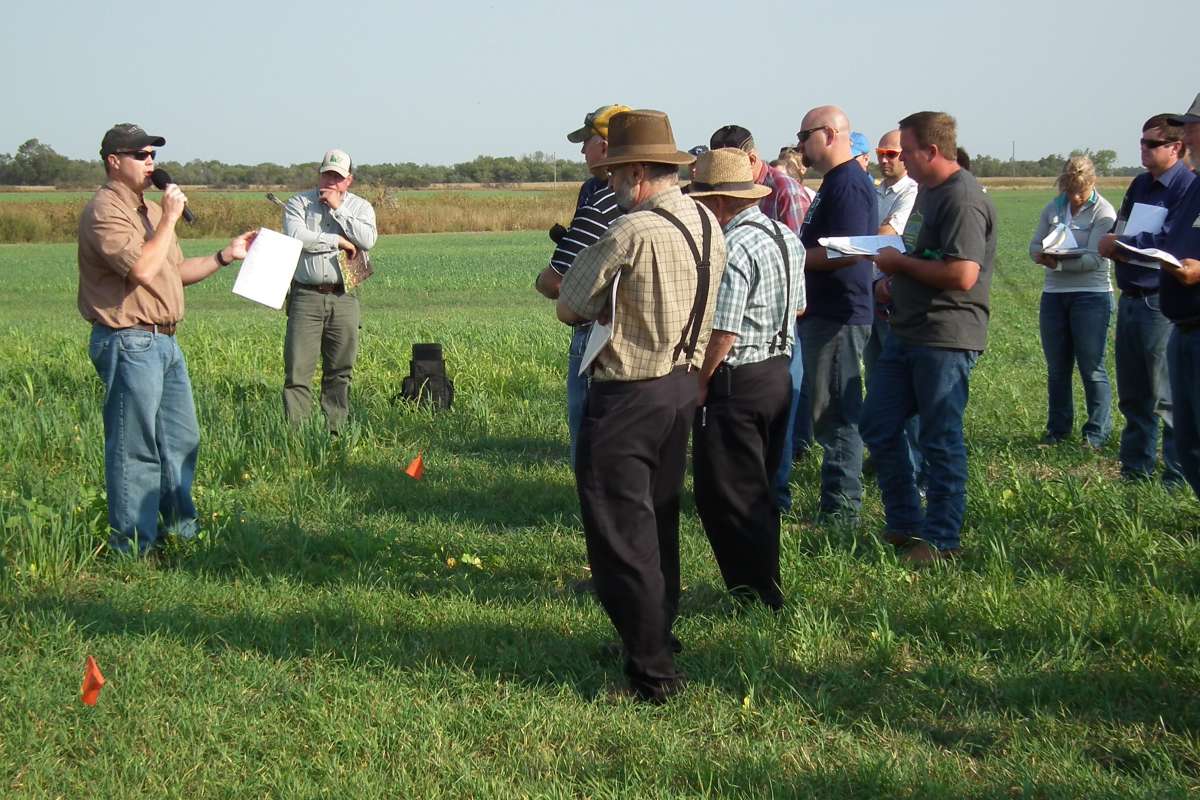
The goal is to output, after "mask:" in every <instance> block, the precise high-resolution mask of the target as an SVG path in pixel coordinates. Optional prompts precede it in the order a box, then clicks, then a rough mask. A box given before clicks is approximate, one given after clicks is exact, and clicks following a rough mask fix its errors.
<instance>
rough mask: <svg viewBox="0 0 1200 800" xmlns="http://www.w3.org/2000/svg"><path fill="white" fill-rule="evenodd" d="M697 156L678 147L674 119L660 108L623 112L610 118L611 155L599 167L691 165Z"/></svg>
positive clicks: (609, 148) (597, 163) (599, 162)
mask: <svg viewBox="0 0 1200 800" xmlns="http://www.w3.org/2000/svg"><path fill="white" fill-rule="evenodd" d="M695 160H696V157H695V156H694V155H692V154H691V153H685V152H683V151H682V150H680V149H679V148H678V147H676V146H675V134H673V133H672V132H671V120H669V119H667V115H666V114H664V113H663V112H661V111H650V110H647V109H638V110H637V111H624V112H622V113H620V114H617V115H615V116H613V118H612V119H610V120H609V121H608V157H607V158H605V159H604V160H603V161H598V162H596V166H597V167H615V166H618V165H621V164H691V163H692V162H693V161H695Z"/></svg>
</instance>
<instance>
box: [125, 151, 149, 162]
mask: <svg viewBox="0 0 1200 800" xmlns="http://www.w3.org/2000/svg"><path fill="white" fill-rule="evenodd" d="M117 155H119V156H129V157H130V158H134V159H137V160H138V161H145V160H146V159H147V158H151V159H152V158H154V157H155V156H157V155H158V151H157V150H118V151H117Z"/></svg>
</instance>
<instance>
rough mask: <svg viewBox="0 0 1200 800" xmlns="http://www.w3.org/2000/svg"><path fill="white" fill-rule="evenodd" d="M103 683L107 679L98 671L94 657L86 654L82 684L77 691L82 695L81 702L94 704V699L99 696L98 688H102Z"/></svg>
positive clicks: (89, 704) (88, 704)
mask: <svg viewBox="0 0 1200 800" xmlns="http://www.w3.org/2000/svg"><path fill="white" fill-rule="evenodd" d="M105 683H107V681H105V680H104V676H103V675H102V674H101V673H100V667H98V666H96V659H94V658H92V657H91V656H88V657H87V664H85V665H84V667H83V685H82V686H80V687H79V692H80V694H82V695H83V697H82V700H83V704H84V705H87V706H94V705H96V700H98V699H99V698H100V690H101V689H103V688H104V684H105Z"/></svg>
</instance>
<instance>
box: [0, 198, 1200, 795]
mask: <svg viewBox="0 0 1200 800" xmlns="http://www.w3.org/2000/svg"><path fill="white" fill-rule="evenodd" d="M1050 196H1051V193H1050V192H1049V191H1048V190H1041V191H1013V192H996V193H994V197H995V202H996V204H997V206H998V208H999V211H1000V241H999V254H998V259H999V260H998V264H997V268H996V275H995V280H994V281H993V290H992V291H993V294H992V300H993V314H992V324H991V330H990V338H989V346H988V349H987V352H986V353H985V354H984V355H983V357H982V358H981V359H980V361H979V365H978V367H976V369H975V372H974V373H973V375H972V378H971V402H970V406H969V408H968V413H967V418H966V434H967V444H968V448H969V452H970V459H971V462H970V480H969V489H968V491H969V499H968V507H967V516H966V527H965V530H964V534H963V543H964V546H965V548H966V551H965V557H964V558H963V559H962V561H961V562H958V563H955V564H953V565H951V566H949V567H947V568H938V569H934V570H931V571H928V572H924V573H914V572H911V571H909V570H907V569H905V568H903V567H902V566H900V565H899V564H898V563H897V561H896V558H895V556H894V555H893V554H892V553H891V552H890V550H889V549H888V548H886V547H881V546H880V545H879V544H878V543H877V542H876V540H875V538H874V535H875V533H876V532H877V531H879V530H880V529H881V528H882V525H883V520H882V515H881V509H880V503H879V494H878V490H877V489H876V488H875V485H874V483H873V482H872V481H868V485H867V491H866V498H865V505H864V514H863V524H862V527H861V528H859V529H853V528H848V527H840V526H823V525H819V524H816V523H815V522H814V521H813V519H812V517H813V514H814V512H815V511H816V509H817V500H818V498H817V494H818V482H819V466H818V463H817V461H816V460H815V459H814V458H809V459H807V460H804V461H802V462H799V463H798V464H797V469H796V472H795V474H794V479H793V480H794V484H793V485H794V493H795V496H796V504H797V505H796V509H795V512H794V513H791V514H788V515H787V516H786V518H785V521H784V530H783V543H782V544H783V548H782V549H783V563H782V574H783V582H784V591H785V593H786V595H787V597H788V603H789V605H788V606H787V608H786V609H785V610H784V611H783V613H781V614H779V615H772V614H769V613H765V612H761V611H757V610H743V609H740V608H739V607H738V606H737V605H736V604H735V603H733V602H731V601H730V600H729V599H728V598H727V597H726V594H725V592H724V589H723V587H722V585H721V583H720V577H719V575H718V572H717V569H716V566H715V564H714V562H713V558H712V554H711V551H710V548H709V546H708V543H707V541H706V540H705V537H704V534H703V532H702V531H701V529H700V526H699V523H698V521H697V516H696V512H695V509H694V507H693V502H692V499H691V497H690V489H689V490H688V492H689V494H688V495H686V496H685V500H684V509H683V513H682V530H681V541H682V551H683V553H682V574H683V583H684V589H683V597H682V607H681V617H680V620H679V623H678V625H677V626H676V633H677V634H678V636H679V638H680V639H681V640H682V642H683V644H684V648H685V649H684V651H683V653H682V654H681V655H680V657H679V663H680V667H681V668H682V669H683V670H685V671H686V672H687V674H688V675H689V677H690V681H691V683H690V686H689V688H688V689H687V690H686V691H685V692H684V693H683V694H682V695H681V696H679V697H678V698H677V699H676V700H675V701H674V702H673V704H672V705H670V706H668V707H666V708H661V709H648V708H641V707H636V706H633V705H630V704H628V703H623V702H616V701H614V700H612V699H610V698H609V696H608V690H610V689H611V688H613V687H616V686H619V685H621V683H622V676H621V672H620V666H619V664H618V663H617V661H616V660H615V659H612V658H605V657H603V656H602V655H600V651H601V647H602V645H604V644H605V643H607V642H610V641H612V640H613V631H612V628H611V625H610V624H609V622H608V620H607V618H606V616H605V614H604V612H603V611H602V610H601V609H600V608H599V607H598V606H597V605H596V604H595V603H594V602H592V601H591V600H590V599H588V598H584V597H578V596H575V595H574V594H572V592H571V591H570V589H569V586H570V584H571V583H572V582H573V581H575V580H578V579H579V578H581V577H583V576H584V574H585V572H584V566H583V565H584V563H585V549H584V544H583V539H582V536H581V534H580V521H579V516H578V501H577V498H576V493H575V487H574V483H573V478H572V475H571V471H570V468H569V466H568V464H567V432H566V414H565V392H564V388H563V371H564V368H565V362H566V351H567V346H568V341H569V334H568V331H567V330H566V328H565V327H564V326H562V325H560V324H559V323H558V322H557V321H555V319H554V315H553V309H552V305H551V304H550V303H549V302H548V301H546V300H544V299H543V298H541V297H540V296H538V295H536V294H535V293H534V292H533V290H532V289H531V287H530V284H531V282H532V280H533V276H534V274H535V273H536V272H537V271H538V270H540V269H541V268H542V266H543V265H545V263H546V261H547V258H548V256H549V253H550V242H549V241H548V240H547V239H546V237H545V235H544V234H543V233H541V232H540V231H530V232H516V233H484V234H469V235H468V234H439V235H418V236H385V237H383V238H382V239H381V241H380V243H379V246H378V247H377V249H376V267H377V270H378V272H377V275H376V277H374V278H372V279H371V281H370V282H369V283H367V284H366V285H365V286H364V287H363V293H364V297H363V308H364V311H363V331H362V340H361V349H360V358H359V362H358V366H357V368H356V370H355V378H354V388H353V391H352V397H353V401H352V402H353V415H352V419H353V424H352V425H351V426H350V427H349V428H348V429H347V430H346V431H345V433H344V434H343V436H342V437H341V438H340V439H338V440H336V441H331V440H330V439H329V437H328V436H327V435H325V434H323V432H322V430H321V426H320V423H319V420H314V422H313V424H311V425H308V426H304V427H302V428H301V429H299V430H290V429H289V428H288V427H287V426H286V425H285V424H284V422H283V419H282V416H283V414H282V406H281V401H280V388H281V381H282V340H283V330H284V325H285V319H284V316H283V315H282V314H281V313H279V312H276V311H272V310H270V309H266V308H262V307H258V306H255V305H253V304H251V303H249V302H248V301H245V300H242V299H240V298H238V297H235V296H233V295H232V294H231V292H230V287H231V284H232V282H233V280H234V276H235V274H236V273H235V271H234V270H233V269H229V270H225V271H223V272H221V273H219V274H218V275H216V276H214V277H213V278H212V279H210V280H208V281H206V282H204V283H202V284H199V285H198V286H196V287H194V288H191V289H189V290H188V292H187V302H188V314H187V317H186V319H185V320H184V323H183V325H182V326H181V328H180V332H179V336H180V341H181V343H182V346H183V347H184V349H185V351H186V354H187V358H188V362H189V365H190V369H191V375H192V381H193V384H194V386H195V395H196V404H197V409H198V413H199V417H200V424H201V429H202V431H203V437H204V440H203V444H202V446H201V452H200V460H199V471H198V474H197V499H198V505H199V509H200V513H201V516H202V523H203V525H204V527H205V529H206V535H205V537H204V539H203V540H201V541H198V542H194V543H191V544H188V545H179V546H175V547H172V548H169V549H168V550H167V551H166V552H165V554H164V555H163V557H162V558H161V559H159V560H157V561H153V562H150V563H139V564H134V565H129V564H123V563H119V562H116V561H114V560H111V559H109V558H106V557H105V556H104V555H103V546H102V543H103V540H104V535H105V526H106V523H105V501H104V498H103V496H102V489H103V477H102V433H101V428H102V423H101V417H100V402H101V388H100V383H99V381H98V379H97V378H96V375H95V372H94V370H93V368H92V366H91V364H90V362H89V360H88V357H87V352H86V349H87V348H86V342H87V335H88V332H87V326H86V325H85V323H83V322H82V321H81V320H80V319H79V316H78V313H77V312H76V310H75V292H76V283H77V278H76V267H75V246H74V244H73V243H70V242H65V243H58V244H19V245H3V246H0V442H3V453H4V457H3V458H2V459H0V796H3V797H5V798H8V797H13V798H60V797H68V798H76V797H79V798H82V797H96V798H126V797H128V798H135V797H153V798H186V800H206V799H207V798H243V797H280V798H292V797H297V798H309V797H313V798H316V797H335V798H377V797H389V798H390V797H403V798H442V797H445V798H455V799H456V800H457V798H509V797H513V798H516V797H537V798H575V797H587V798H598V799H601V800H617V798H639V799H640V798H645V799H646V800H658V798H662V799H663V800H676V799H677V798H693V797H698V798H713V799H714V800H725V799H726V798H745V800H762V799H763V798H792V797H797V798H829V799H830V800H834V799H836V800H858V799H859V798H864V799H865V798H942V797H945V798H963V797H971V798H976V797H978V798H1006V799H1010V800H1011V799H1012V798H1030V799H1032V798H1039V799H1041V798H1046V799H1047V800H1051V799H1053V800H1058V799H1060V798H1061V800H1076V799H1077V798H1089V800H1091V798H1104V799H1105V800H1116V799H1117V798H1122V799H1123V798H1145V800H1159V798H1194V797H1196V796H1198V792H1200V702H1197V698H1198V697H1200V533H1198V531H1200V504H1198V503H1197V502H1196V500H1195V499H1194V498H1193V497H1192V496H1191V494H1190V492H1182V493H1176V494H1170V493H1168V492H1167V491H1165V490H1164V489H1163V488H1162V487H1160V486H1159V485H1157V484H1154V483H1148V484H1138V485H1131V484H1127V483H1124V482H1122V481H1120V480H1119V479H1118V475H1117V466H1116V461H1115V457H1116V441H1115V437H1114V440H1113V441H1110V442H1109V443H1108V445H1107V446H1106V447H1105V448H1104V449H1103V451H1102V452H1099V453H1096V452H1093V451H1091V450H1089V449H1088V448H1086V447H1084V446H1082V444H1081V443H1080V442H1079V440H1078V438H1073V439H1072V440H1071V441H1068V442H1066V443H1064V444H1062V445H1060V446H1057V447H1041V446H1039V444H1038V441H1039V438H1040V435H1041V433H1042V430H1043V426H1044V424H1045V411H1046V385H1045V381H1046V372H1045V366H1044V361H1043V357H1042V353H1041V348H1040V345H1039V341H1038V323H1037V314H1038V298H1039V294H1040V290H1041V281H1042V270H1041V268H1040V267H1037V266H1035V265H1033V264H1032V263H1031V262H1030V261H1029V259H1028V257H1027V255H1026V252H1025V248H1026V243H1027V241H1028V238H1029V236H1030V233H1031V229H1032V227H1033V225H1034V223H1035V222H1036V219H1037V215H1038V212H1039V210H1040V209H1041V207H1042V205H1043V203H1045V201H1046V200H1047V199H1048V198H1049V197H1050ZM568 201H569V198H568ZM219 244H220V240H219V239H216V238H208V239H203V240H198V241H185V242H184V243H183V247H184V251H185V253H187V254H189V255H199V254H204V253H211V252H213V251H214V250H215V249H216V247H217V246H218V245H219ZM430 341H436V342H442V343H443V344H444V345H445V347H446V353H447V362H448V367H449V371H450V373H451V376H452V377H453V378H454V380H455V382H456V388H457V398H456V401H455V405H454V408H453V409H452V410H451V411H449V412H446V413H441V414H437V415H431V414H430V413H428V412H426V411H423V410H419V409H413V408H411V407H409V406H407V405H406V404H404V403H403V402H400V401H398V400H396V399H395V398H396V394H397V392H398V390H399V388H400V383H401V380H402V378H403V376H404V375H405V374H406V373H407V372H408V360H409V357H410V352H411V345H412V343H414V342H430ZM1110 366H1111V364H1110ZM1110 375H1111V372H1110ZM1076 392H1077V405H1076V409H1077V411H1076V420H1077V425H1078V421H1079V419H1080V417H1081V416H1082V400H1081V398H1079V389H1078V385H1077V386H1076ZM1114 413H1115V409H1114ZM1121 424H1122V423H1121V420H1120V417H1119V415H1118V416H1117V428H1118V430H1119V429H1120V427H1121ZM418 452H423V453H424V458H425V461H426V465H427V471H426V473H425V478H424V480H422V481H421V482H415V481H413V480H411V479H409V478H408V477H406V476H405V475H404V474H403V469H404V467H405V465H406V464H407V463H408V462H409V461H410V460H411V459H412V458H413V457H415V456H416V455H417V453H418ZM88 654H91V655H94V656H95V657H96V658H97V659H98V661H99V663H100V666H101V668H102V669H103V671H104V673H105V675H106V676H107V678H108V680H109V685H108V686H107V687H106V688H105V689H104V691H103V693H102V695H101V697H100V702H99V705H98V706H96V707H95V708H85V707H84V706H82V705H81V704H80V703H79V701H78V690H79V683H80V676H81V674H82V668H83V663H84V659H85V657H86V656H87V655H88Z"/></svg>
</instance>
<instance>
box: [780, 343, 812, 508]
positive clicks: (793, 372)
mask: <svg viewBox="0 0 1200 800" xmlns="http://www.w3.org/2000/svg"><path fill="white" fill-rule="evenodd" d="M788 376H789V377H790V378H791V381H792V391H791V395H790V398H791V399H790V401H789V405H788V419H787V428H786V429H785V430H784V432H783V450H782V453H783V454H782V455H781V456H780V458H779V469H777V470H775V505H776V507H777V508H778V509H779V510H780V511H787V510H789V509H790V508H791V507H792V484H791V478H792V453H793V452H794V450H793V447H794V444H793V441H792V437H793V436H796V435H797V434H798V432H799V430H800V428H799V426H798V424H797V420H798V419H799V418H800V414H801V413H803V414H804V416H806V417H807V416H808V408H807V407H806V406H807V404H805V406H802V405H801V402H800V400H801V397H800V387H801V386H803V384H804V349H803V348H802V347H801V346H800V339H799V338H797V339H795V340H794V341H793V342H792V357H791V360H789V361H788ZM809 428H810V429H811V428H812V423H811V418H810V422H809Z"/></svg>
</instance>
